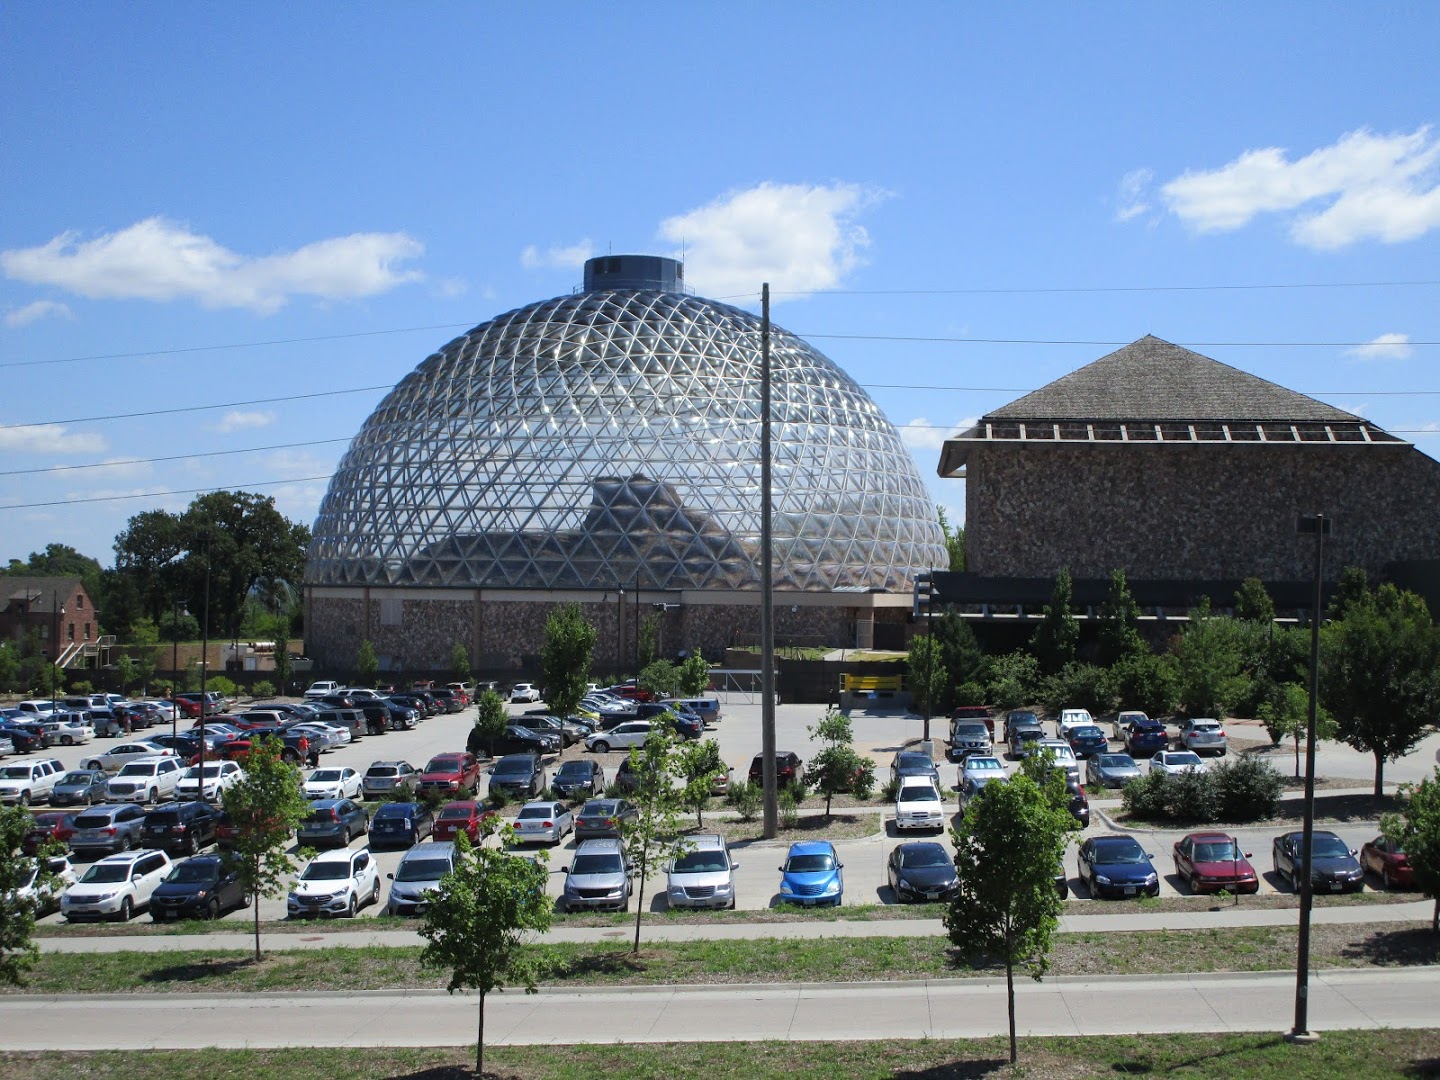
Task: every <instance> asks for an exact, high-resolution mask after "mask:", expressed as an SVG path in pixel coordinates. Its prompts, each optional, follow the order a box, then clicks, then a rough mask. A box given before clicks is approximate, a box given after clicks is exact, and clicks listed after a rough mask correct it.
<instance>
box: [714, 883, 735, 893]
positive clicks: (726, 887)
mask: <svg viewBox="0 0 1440 1080" xmlns="http://www.w3.org/2000/svg"><path fill="white" fill-rule="evenodd" d="M734 891H735V884H734V883H733V882H730V881H727V882H725V884H723V885H716V886H715V892H716V894H717V895H719V896H724V895H725V894H726V893H731V892H734Z"/></svg>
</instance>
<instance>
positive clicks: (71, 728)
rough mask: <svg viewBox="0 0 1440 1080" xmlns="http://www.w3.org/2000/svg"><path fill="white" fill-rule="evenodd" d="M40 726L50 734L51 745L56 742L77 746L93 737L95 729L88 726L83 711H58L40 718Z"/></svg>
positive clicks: (88, 723)
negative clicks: (46, 718)
mask: <svg viewBox="0 0 1440 1080" xmlns="http://www.w3.org/2000/svg"><path fill="white" fill-rule="evenodd" d="M40 726H41V727H42V728H44V729H45V731H46V733H47V734H48V735H49V736H50V744H51V745H52V746H53V745H55V744H56V743H59V744H60V745H61V746H79V745H81V744H82V743H88V742H92V741H94V739H95V729H94V728H93V727H91V726H90V722H89V721H88V720H87V719H86V718H85V714H84V713H60V714H58V715H56V716H53V717H51V718H50V719H48V720H42V721H41V722H40Z"/></svg>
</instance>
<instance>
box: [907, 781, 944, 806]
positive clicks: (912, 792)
mask: <svg viewBox="0 0 1440 1080" xmlns="http://www.w3.org/2000/svg"><path fill="white" fill-rule="evenodd" d="M900 801H901V802H939V801H940V793H939V792H938V791H936V790H935V788H934V787H932V786H931V785H930V784H907V785H905V786H904V787H902V788H901V789H900Z"/></svg>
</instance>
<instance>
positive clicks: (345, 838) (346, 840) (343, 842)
mask: <svg viewBox="0 0 1440 1080" xmlns="http://www.w3.org/2000/svg"><path fill="white" fill-rule="evenodd" d="M340 846H341V847H349V846H350V830H349V829H348V828H347V829H346V830H345V831H344V832H343V833H341V834H340Z"/></svg>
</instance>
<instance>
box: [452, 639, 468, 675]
mask: <svg viewBox="0 0 1440 1080" xmlns="http://www.w3.org/2000/svg"><path fill="white" fill-rule="evenodd" d="M450 675H451V677H452V678H454V679H455V681H456V682H463V683H468V682H469V681H470V650H469V649H467V648H466V647H465V643H464V642H463V641H457V642H455V644H454V645H451V646H450Z"/></svg>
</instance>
